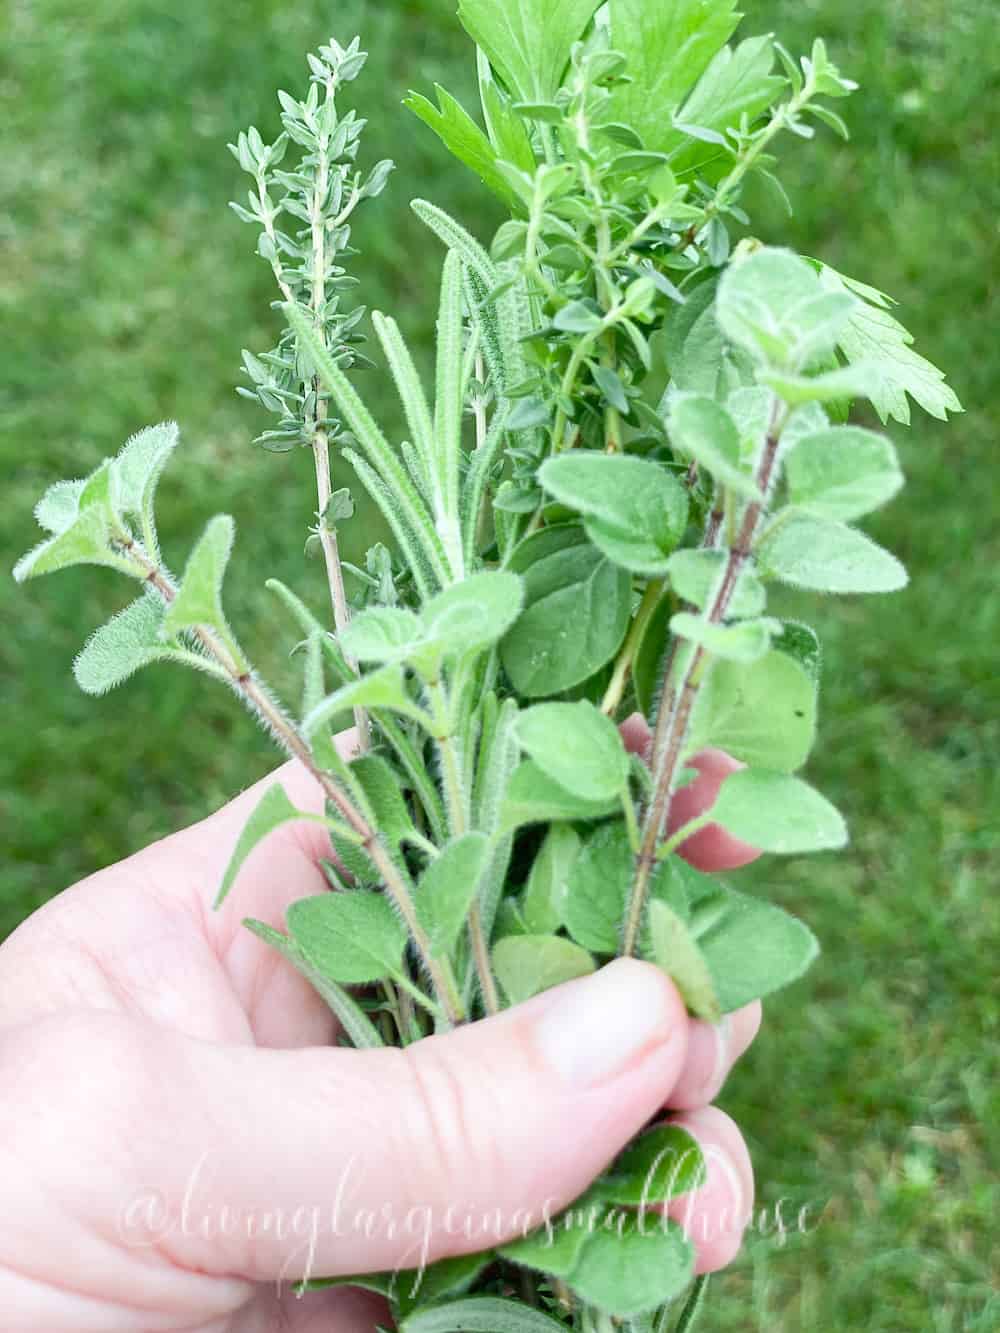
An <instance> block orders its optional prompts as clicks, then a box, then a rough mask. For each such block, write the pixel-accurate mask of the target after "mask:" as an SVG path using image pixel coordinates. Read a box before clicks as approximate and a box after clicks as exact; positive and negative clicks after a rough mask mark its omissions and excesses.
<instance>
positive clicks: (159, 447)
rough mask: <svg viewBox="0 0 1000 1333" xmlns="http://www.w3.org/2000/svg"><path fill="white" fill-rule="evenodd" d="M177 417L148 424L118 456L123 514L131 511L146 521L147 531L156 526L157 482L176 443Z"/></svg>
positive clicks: (116, 460) (129, 441)
mask: <svg viewBox="0 0 1000 1333" xmlns="http://www.w3.org/2000/svg"><path fill="white" fill-rule="evenodd" d="M177 438H178V431H177V423H176V421H161V422H160V424H159V425H158V426H147V427H146V429H145V430H140V431H138V432H137V433H136V434H135V435H133V436H131V437H130V438H129V439H128V440H126V442H125V444H124V445H123V446H122V448H121V450H120V451H119V453H118V456H117V458H115V460H114V463H113V467H114V469H115V472H116V474H117V485H118V506H119V509H120V510H121V512H122V513H123V514H131V515H133V516H134V517H136V518H138V519H139V520H140V522H142V524H143V525H144V528H145V530H146V531H147V533H149V532H151V531H152V527H153V500H154V497H155V495H156V487H157V483H158V482H159V480H160V476H161V474H162V472H163V469H164V468H165V467H166V465H167V460H168V459H169V458H170V455H171V454H172V453H173V451H174V449H175V448H176V447H177Z"/></svg>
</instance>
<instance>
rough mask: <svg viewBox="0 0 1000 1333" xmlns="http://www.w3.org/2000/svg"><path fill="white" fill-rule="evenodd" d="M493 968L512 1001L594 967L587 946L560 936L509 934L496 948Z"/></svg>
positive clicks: (570, 979) (591, 970) (538, 991)
mask: <svg viewBox="0 0 1000 1333" xmlns="http://www.w3.org/2000/svg"><path fill="white" fill-rule="evenodd" d="M492 957H493V969H494V971H495V972H496V975H497V980H498V981H499V983H500V985H501V986H502V987H503V990H504V994H505V995H506V996H507V1000H508V1002H509V1003H510V1004H521V1003H522V1001H524V1000H530V999H531V997H532V996H533V995H538V994H539V993H540V992H541V991H544V990H549V988H550V987H552V986H559V985H561V984H562V982H564V981H572V980H573V979H574V977H584V976H586V975H587V974H588V973H590V972H593V970H594V960H593V958H591V956H590V954H589V953H587V951H586V949H581V948H580V946H579V945H578V944H574V943H573V942H572V940H565V939H563V938H562V937H561V936H559V935H508V936H507V938H506V939H503V940H500V941H499V942H498V943H497V944H495V945H494V947H493V955H492Z"/></svg>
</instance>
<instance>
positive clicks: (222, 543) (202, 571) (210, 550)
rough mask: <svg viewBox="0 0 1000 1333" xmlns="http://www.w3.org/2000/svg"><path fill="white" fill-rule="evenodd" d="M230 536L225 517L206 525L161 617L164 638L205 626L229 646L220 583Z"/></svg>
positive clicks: (232, 528)
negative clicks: (173, 594) (172, 597)
mask: <svg viewBox="0 0 1000 1333" xmlns="http://www.w3.org/2000/svg"><path fill="white" fill-rule="evenodd" d="M234 532H235V525H234V523H233V520H232V519H231V518H230V516H229V515H228V514H217V515H216V516H215V518H213V519H212V520H211V521H210V522H209V524H208V526H207V527H206V528H205V531H204V532H203V533H202V535H201V537H200V538H199V539H198V543H197V545H196V546H195V548H194V550H193V551H192V552H191V555H190V557H189V559H188V562H187V565H186V567H185V569H184V577H183V579H182V580H181V586H180V588H178V590H177V596H176V597H175V598H174V600H173V601H172V602H171V603H170V605H169V606H168V607H167V610H166V614H165V615H164V617H163V633H164V634H165V635H168V636H169V637H171V638H172V637H174V636H175V635H177V634H180V633H181V631H182V630H186V629H194V628H196V627H197V626H199V625H205V626H208V627H209V628H211V629H213V630H216V631H217V632H218V633H219V634H221V635H222V636H223V638H224V639H225V640H226V643H227V644H228V645H230V646H232V635H231V634H230V631H229V626H228V624H227V623H226V617H225V614H224V612H223V610H222V581H223V579H224V578H225V574H226V566H227V564H228V563H229V555H230V552H231V551H232V549H233V535H234ZM244 669H245V667H244Z"/></svg>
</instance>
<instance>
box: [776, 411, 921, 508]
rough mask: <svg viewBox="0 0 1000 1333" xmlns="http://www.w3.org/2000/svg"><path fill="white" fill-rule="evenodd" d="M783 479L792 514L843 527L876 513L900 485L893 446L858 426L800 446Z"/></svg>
mask: <svg viewBox="0 0 1000 1333" xmlns="http://www.w3.org/2000/svg"><path fill="white" fill-rule="evenodd" d="M785 478H786V480H787V482H788V499H789V501H790V503H791V504H793V505H795V506H796V508H798V509H802V510H804V511H805V512H806V513H808V514H811V515H813V516H815V517H817V518H832V519H839V520H840V521H841V522H843V523H850V522H851V521H852V520H853V519H857V518H862V517H863V516H864V515H865V514H868V513H870V512H871V511H872V510H873V509H878V508H879V506H880V505H883V504H885V503H886V501H888V500H891V499H892V497H893V496H894V495H895V494H896V492H897V491H898V490H899V488H900V487H901V486H902V484H903V474H902V472H901V471H900V469H899V462H898V460H897V457H896V451H895V449H894V448H893V446H892V444H891V443H890V442H889V441H888V440H887V439H886V438H885V436H883V435H876V434H875V432H874V431H870V430H862V429H861V427H859V426H832V427H830V429H829V430H825V431H822V432H821V433H820V434H818V435H809V436H807V437H806V438H805V439H804V440H800V441H799V443H798V444H796V446H795V448H794V449H793V450H792V452H791V453H790V454H789V455H788V457H787V459H786V462H785Z"/></svg>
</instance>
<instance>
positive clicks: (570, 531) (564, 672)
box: [500, 523, 632, 699]
mask: <svg viewBox="0 0 1000 1333" xmlns="http://www.w3.org/2000/svg"><path fill="white" fill-rule="evenodd" d="M510 568H511V570H512V571H513V572H514V573H516V574H520V575H521V576H522V577H523V580H524V593H525V609H524V610H523V611H522V613H521V615H520V617H519V618H518V620H517V622H516V624H515V625H514V626H513V627H512V629H511V630H509V631H508V633H507V634H506V636H505V637H504V639H503V640H502V642H501V645H500V656H501V660H502V662H503V666H504V670H505V671H506V672H507V674H508V675H509V676H510V678H511V682H512V683H513V685H514V688H515V689H516V690H517V691H518V692H519V693H520V694H522V695H524V696H526V697H527V698H529V699H530V698H535V699H537V698H540V697H542V696H544V695H551V694H558V693H559V692H561V691H562V690H568V689H572V688H573V686H575V685H579V684H581V682H583V681H585V680H587V679H589V677H590V676H592V675H593V674H594V673H595V672H596V671H599V670H600V668H601V667H602V666H604V665H605V664H606V663H607V662H610V661H611V659H612V658H613V657H614V655H615V653H616V652H617V651H618V649H619V648H620V647H621V644H622V640H623V639H624V638H625V633H626V630H627V629H628V625H629V619H630V616H631V610H632V608H631V589H632V582H631V579H630V578H629V575H628V573H627V571H626V570H624V569H620V568H618V567H617V566H615V565H613V564H612V563H611V561H610V560H607V559H606V558H605V557H604V556H603V555H602V554H601V552H600V551H598V550H597V549H596V548H595V547H594V546H592V545H591V543H590V542H589V541H588V539H587V536H586V533H585V532H584V531H583V528H582V527H580V526H579V525H578V524H575V523H567V524H560V525H558V526H556V527H551V528H546V529H543V531H541V532H538V533H535V534H534V535H533V536H532V537H529V538H528V539H527V540H526V541H524V542H522V543H521V545H520V546H519V547H518V548H517V550H516V551H515V552H514V555H513V556H512V558H511V561H510Z"/></svg>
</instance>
